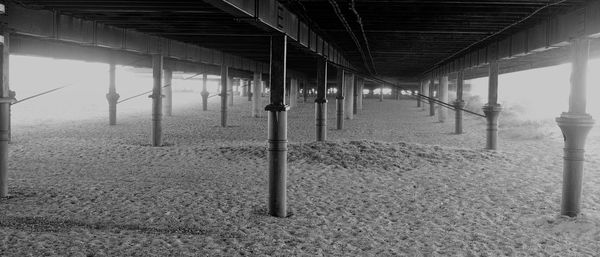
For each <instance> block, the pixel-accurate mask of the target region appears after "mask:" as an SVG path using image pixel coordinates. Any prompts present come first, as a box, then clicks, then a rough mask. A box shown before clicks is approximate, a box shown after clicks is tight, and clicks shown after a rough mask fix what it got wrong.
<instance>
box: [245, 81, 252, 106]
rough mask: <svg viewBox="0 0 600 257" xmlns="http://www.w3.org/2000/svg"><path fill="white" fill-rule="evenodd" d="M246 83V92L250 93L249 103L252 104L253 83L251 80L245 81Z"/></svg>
mask: <svg viewBox="0 0 600 257" xmlns="http://www.w3.org/2000/svg"><path fill="white" fill-rule="evenodd" d="M244 83H245V84H246V90H248V92H247V93H246V94H247V96H248V102H252V86H251V84H252V83H250V80H249V79H245V80H244Z"/></svg>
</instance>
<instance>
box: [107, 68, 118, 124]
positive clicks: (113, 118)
mask: <svg viewBox="0 0 600 257" xmlns="http://www.w3.org/2000/svg"><path fill="white" fill-rule="evenodd" d="M108 67H109V68H108V94H106V100H107V101H108V125H113V126H114V125H117V101H119V94H117V79H116V78H117V76H116V65H115V61H114V59H112V58H111V60H110V63H109V66H108Z"/></svg>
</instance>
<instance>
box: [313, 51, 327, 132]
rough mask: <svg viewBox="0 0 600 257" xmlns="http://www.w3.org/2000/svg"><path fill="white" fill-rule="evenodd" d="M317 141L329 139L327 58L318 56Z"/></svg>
mask: <svg viewBox="0 0 600 257" xmlns="http://www.w3.org/2000/svg"><path fill="white" fill-rule="evenodd" d="M315 118H316V124H317V130H316V132H317V133H316V135H317V141H326V140H327V60H326V59H325V58H321V57H317V99H315Z"/></svg>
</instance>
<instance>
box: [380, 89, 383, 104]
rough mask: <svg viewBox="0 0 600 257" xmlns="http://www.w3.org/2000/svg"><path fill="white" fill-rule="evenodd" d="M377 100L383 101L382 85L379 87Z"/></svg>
mask: <svg viewBox="0 0 600 257" xmlns="http://www.w3.org/2000/svg"><path fill="white" fill-rule="evenodd" d="M379 101H380V102H383V85H381V87H380V88H379Z"/></svg>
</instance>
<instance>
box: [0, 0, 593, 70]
mask: <svg viewBox="0 0 600 257" xmlns="http://www.w3.org/2000/svg"><path fill="white" fill-rule="evenodd" d="M13 2H15V3H18V4H21V5H23V6H25V7H27V8H33V9H37V8H41V9H49V10H56V11H60V12H61V13H65V14H69V15H73V16H77V17H82V18H86V19H90V20H95V21H98V22H102V23H105V24H110V25H115V26H118V27H122V28H129V29H135V30H138V31H141V32H146V33H150V34H154V35H159V36H164V37H166V38H170V39H175V40H180V41H182V42H187V43H193V44H198V45H200V46H204V47H209V48H215V49H219V50H222V51H225V52H229V53H232V54H236V55H240V56H243V57H247V58H251V59H254V60H257V61H262V62H268V60H269V58H268V57H269V56H268V55H269V49H268V46H269V39H268V35H267V34H266V33H265V31H264V30H261V29H259V28H258V27H256V26H253V25H251V24H250V23H249V22H248V21H245V20H239V19H236V18H235V17H233V16H231V15H230V14H227V13H225V12H224V11H222V10H220V9H218V8H216V7H214V6H212V5H210V4H208V3H205V2H203V1H199V0H173V1H131V0H13ZM280 2H281V3H283V4H285V5H286V6H287V7H288V8H289V9H290V10H292V11H293V12H294V13H296V14H298V15H299V17H300V18H301V19H303V20H304V21H306V22H307V23H309V24H311V25H312V26H313V27H315V28H316V29H317V30H318V31H319V32H322V34H324V35H325V37H326V38H327V39H328V40H329V41H330V42H333V43H334V44H336V45H337V46H339V47H340V48H341V49H342V51H344V54H345V55H346V57H347V58H348V59H349V60H350V62H351V63H352V64H353V65H354V66H355V67H358V68H360V69H361V70H362V71H364V72H365V73H372V74H374V75H378V76H385V77H402V78H414V77H417V76H419V75H420V74H421V73H422V72H424V71H425V70H427V69H428V68H430V67H431V66H432V65H433V64H435V63H436V62H439V61H440V60H442V59H444V58H445V57H448V56H450V55H452V54H454V53H456V52H457V51H460V50H462V49H464V48H465V47H467V46H469V45H471V44H473V43H474V42H478V41H480V40H482V39H484V38H486V37H488V36H490V35H493V34H494V33H497V32H498V31H501V30H502V29H504V28H506V27H507V26H510V25H511V24H514V23H515V22H518V21H520V20H522V19H523V18H525V17H528V16H530V15H531V14H533V13H534V12H536V10H538V9H540V8H543V7H545V6H546V5H548V4H549V3H552V4H554V3H557V2H559V3H558V4H554V5H552V6H550V7H548V8H544V9H543V10H542V11H539V12H537V13H535V15H533V16H532V17H531V18H530V19H527V20H526V22H524V23H522V24H519V25H517V26H514V27H513V28H511V29H509V30H506V31H504V32H503V33H501V34H500V35H499V37H501V36H502V35H503V34H505V33H510V32H512V31H514V30H515V29H519V28H522V27H524V26H527V25H529V24H532V23H534V22H536V21H539V20H541V19H545V18H546V17H549V16H550V15H554V14H556V13H560V12H564V11H566V10H569V9H570V8H573V7H575V6H580V5H582V4H584V3H585V2H586V0H474V1H467V0H448V1H443V0H396V1H384V0H368V1H367V0H284V1H280ZM8 11H10V10H8ZM349 30H350V31H349ZM492 39H493V38H492ZM313 66H314V58H313V57H312V56H310V55H309V54H308V53H304V52H302V51H300V50H298V49H294V48H292V49H291V54H290V57H289V67H290V68H292V69H298V70H300V71H304V72H307V73H309V74H312V73H313V72H314V67H313Z"/></svg>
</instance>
